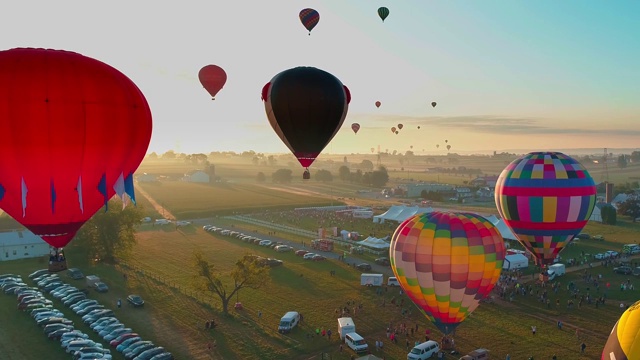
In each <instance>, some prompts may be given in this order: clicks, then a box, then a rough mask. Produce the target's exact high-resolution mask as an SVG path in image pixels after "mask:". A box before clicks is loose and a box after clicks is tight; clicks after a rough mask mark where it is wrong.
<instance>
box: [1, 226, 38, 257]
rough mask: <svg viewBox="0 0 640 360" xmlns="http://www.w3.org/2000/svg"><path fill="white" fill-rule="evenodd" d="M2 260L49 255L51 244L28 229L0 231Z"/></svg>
mask: <svg viewBox="0 0 640 360" xmlns="http://www.w3.org/2000/svg"><path fill="white" fill-rule="evenodd" d="M0 251H1V253H0V261H8V260H17V259H26V258H33V257H38V256H44V255H49V251H50V246H49V244H47V243H46V242H44V241H43V240H42V239H41V238H40V237H39V236H37V235H35V234H34V233H32V232H31V231H27V230H19V231H18V230H14V231H7V232H0Z"/></svg>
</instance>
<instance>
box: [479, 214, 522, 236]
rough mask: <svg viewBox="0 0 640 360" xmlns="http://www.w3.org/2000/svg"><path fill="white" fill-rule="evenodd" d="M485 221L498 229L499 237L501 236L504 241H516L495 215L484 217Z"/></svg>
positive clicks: (509, 230) (511, 232) (505, 225)
mask: <svg viewBox="0 0 640 360" xmlns="http://www.w3.org/2000/svg"><path fill="white" fill-rule="evenodd" d="M485 219H487V220H489V221H490V222H491V223H492V224H493V225H494V226H495V227H496V228H498V231H499V232H500V235H502V237H503V238H505V239H506V240H518V237H517V236H516V234H514V233H513V231H511V229H509V227H508V226H507V224H505V222H504V220H502V219H498V218H497V217H496V216H495V215H490V216H485Z"/></svg>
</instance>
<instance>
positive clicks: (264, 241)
mask: <svg viewBox="0 0 640 360" xmlns="http://www.w3.org/2000/svg"><path fill="white" fill-rule="evenodd" d="M269 245H271V240H262V241H260V246H269Z"/></svg>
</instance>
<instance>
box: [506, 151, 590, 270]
mask: <svg viewBox="0 0 640 360" xmlns="http://www.w3.org/2000/svg"><path fill="white" fill-rule="evenodd" d="M495 200H496V206H497V207H498V212H499V213H500V215H501V216H502V218H503V219H504V221H505V223H506V225H507V226H508V227H509V228H510V229H511V230H512V231H513V232H514V233H515V234H516V235H517V236H518V240H519V241H520V243H522V245H523V246H524V247H525V248H527V249H528V250H529V251H530V252H531V253H532V254H533V255H534V256H535V257H536V259H537V260H538V264H540V265H547V264H552V263H553V259H555V258H556V256H557V255H558V253H559V252H560V251H561V250H562V249H563V248H564V247H565V246H566V245H567V244H568V243H569V242H570V241H571V240H573V237H574V236H576V235H577V234H579V233H580V231H581V230H582V229H583V228H584V226H585V225H586V224H587V221H588V220H589V217H590V216H591V212H592V211H593V208H594V206H595V203H596V185H595V183H594V181H593V178H591V176H590V175H589V172H588V171H587V170H586V169H585V168H584V167H583V166H582V165H581V164H580V163H579V162H578V161H576V160H575V159H573V158H571V157H570V156H567V155H565V154H562V153H559V152H533V153H530V154H527V155H525V156H523V157H521V158H519V159H517V160H515V161H513V162H512V163H511V164H509V165H508V166H507V167H506V168H505V169H504V170H503V171H502V173H501V174H500V177H499V178H498V181H497V183H496V189H495Z"/></svg>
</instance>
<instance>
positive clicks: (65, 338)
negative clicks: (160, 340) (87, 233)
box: [0, 269, 173, 360]
mask: <svg viewBox="0 0 640 360" xmlns="http://www.w3.org/2000/svg"><path fill="white" fill-rule="evenodd" d="M69 276H70V277H71V278H75V279H78V278H79V277H77V276H73V275H72V274H71V273H70V274H69ZM29 278H30V279H32V280H33V281H34V282H35V283H36V285H37V287H29V286H28V285H26V284H25V283H24V282H22V279H21V278H20V277H19V276H15V275H10V274H7V275H0V282H1V283H2V285H4V283H7V284H18V287H16V288H15V289H16V290H15V291H14V293H15V294H16V295H17V297H18V309H21V310H24V311H27V312H29V313H30V315H31V316H32V317H33V318H34V319H35V321H36V323H37V324H38V325H40V326H42V327H43V328H44V333H45V335H47V337H48V338H49V339H56V340H59V341H60V342H61V345H62V347H63V348H64V349H65V351H66V352H67V353H69V354H71V355H72V358H73V359H76V360H77V359H81V360H88V359H91V360H93V359H105V360H108V359H111V358H112V356H111V350H109V349H105V348H104V347H103V345H102V343H99V342H95V341H93V340H91V339H89V336H88V335H87V334H85V333H83V332H82V331H80V330H78V329H75V328H74V323H73V321H71V320H69V319H67V318H65V317H64V314H63V313H62V311H60V310H58V309H56V308H54V307H53V303H52V301H51V300H49V299H47V298H46V297H45V294H46V293H49V294H50V295H51V296H53V297H54V298H56V299H58V300H60V301H61V302H62V303H63V304H64V305H65V306H67V307H69V308H70V309H71V310H72V311H73V312H75V313H76V314H78V315H79V316H82V321H83V322H84V323H85V324H87V325H88V326H89V327H90V328H91V329H92V330H94V331H95V332H96V333H97V334H98V335H99V336H101V337H102V338H103V339H104V340H105V341H108V342H109V344H110V345H111V346H112V347H114V348H116V350H118V351H119V352H121V353H123V355H124V356H125V358H126V359H136V360H170V359H173V356H172V355H171V354H170V353H168V352H166V351H164V348H162V347H157V346H155V345H153V343H151V342H150V341H143V340H142V338H141V337H140V336H138V334H137V333H135V332H133V331H132V330H131V329H130V328H125V326H124V324H122V323H121V322H120V321H119V320H117V319H116V317H115V314H114V313H113V311H112V310H109V309H106V308H105V307H104V306H103V305H101V304H99V303H98V301H97V300H94V299H89V298H87V294H88V291H87V290H86V289H82V288H80V289H79V288H77V287H75V286H73V285H70V284H67V283H65V282H64V281H62V279H61V278H60V277H59V275H58V274H52V273H49V271H48V269H42V270H38V271H35V272H33V273H32V274H30V275H29ZM2 285H0V286H2ZM7 286H9V285H7ZM13 286H15V285H13ZM127 300H129V299H127Z"/></svg>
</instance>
